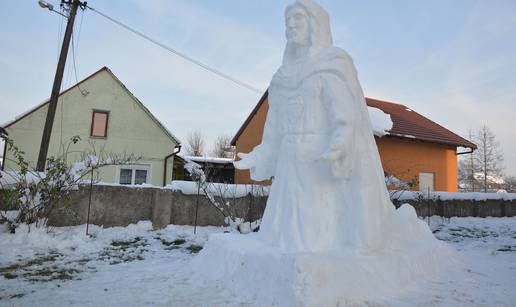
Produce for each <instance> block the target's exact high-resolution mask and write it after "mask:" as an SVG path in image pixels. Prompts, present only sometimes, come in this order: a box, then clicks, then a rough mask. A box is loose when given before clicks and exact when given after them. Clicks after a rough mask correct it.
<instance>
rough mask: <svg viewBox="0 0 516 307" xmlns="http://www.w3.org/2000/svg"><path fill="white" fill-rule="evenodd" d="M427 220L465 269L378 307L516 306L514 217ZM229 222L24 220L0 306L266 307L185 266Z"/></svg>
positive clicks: (3, 251)
mask: <svg viewBox="0 0 516 307" xmlns="http://www.w3.org/2000/svg"><path fill="white" fill-rule="evenodd" d="M429 224H430V227H431V229H432V230H433V232H434V234H435V236H436V237H437V238H439V239H441V240H444V241H446V242H448V243H449V244H451V245H452V246H453V247H455V248H456V249H457V250H458V252H459V254H460V255H461V256H462V257H463V261H464V263H465V267H466V269H465V270H458V271H457V272H450V273H449V274H447V275H445V276H443V277H442V279H440V280H438V281H425V282H422V284H421V285H420V287H419V288H418V289H419V290H417V292H412V293H410V294H408V295H407V296H405V297H399V298H392V299H389V300H388V301H387V302H385V301H382V302H381V304H380V305H381V306H385V305H386V306H514V303H515V302H516V291H514V289H516V218H485V219H483V218H452V219H451V220H445V219H441V218H440V217H432V218H431V219H430V220H429ZM223 230H224V229H223V228H216V227H198V228H197V234H196V235H194V234H193V227H190V226H174V225H170V226H169V227H167V228H166V229H163V230H152V226H151V223H150V222H140V223H138V224H135V225H130V226H128V227H114V228H106V229H103V228H101V227H97V226H90V233H91V234H92V235H91V236H89V237H88V236H86V235H85V231H86V229H85V225H82V226H77V227H61V228H53V229H50V232H47V229H44V228H31V229H30V232H29V228H28V227H27V226H25V225H22V226H20V228H18V229H17V232H16V234H14V235H13V234H8V233H1V234H0V306H56V305H61V306H69V305H78V306H143V305H158V306H227V305H229V306H241V305H244V306H261V302H259V301H255V300H253V299H252V298H249V297H248V296H245V295H242V296H234V295H232V294H231V293H229V291H228V290H226V289H224V288H222V287H221V286H220V285H218V284H213V286H212V287H208V288H205V287H202V288H201V287H199V285H198V283H197V282H196V279H195V276H193V274H195V273H194V271H192V269H191V268H189V269H185V268H187V267H188V266H189V265H190V264H191V263H192V260H193V259H194V257H195V255H196V253H197V252H198V251H199V250H200V249H201V248H202V246H203V245H204V243H205V242H206V241H207V238H208V235H209V234H211V233H216V232H222V231H223ZM0 231H1V230H0ZM399 286H400V287H403V285H399ZM251 290H252V289H251V288H250V291H251ZM251 292H252V291H251ZM362 305H371V306H377V302H365V301H364V302H358V306H362Z"/></svg>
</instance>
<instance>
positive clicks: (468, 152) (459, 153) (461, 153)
mask: <svg viewBox="0 0 516 307" xmlns="http://www.w3.org/2000/svg"><path fill="white" fill-rule="evenodd" d="M474 151H475V150H474V149H473V148H472V149H471V150H470V151H464V152H457V153H456V155H457V156H460V155H467V154H470V153H473V152H474Z"/></svg>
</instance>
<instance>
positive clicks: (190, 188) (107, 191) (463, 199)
mask: <svg viewBox="0 0 516 307" xmlns="http://www.w3.org/2000/svg"><path fill="white" fill-rule="evenodd" d="M229 189H230V191H231V192H230V194H226V193H227V192H222V194H225V195H221V192H220V191H225V190H223V189H220V187H218V188H215V192H214V193H215V194H216V195H215V197H217V198H218V201H230V202H231V204H232V205H233V206H235V208H236V210H235V212H236V213H237V217H239V218H243V219H244V220H253V221H254V220H256V219H259V218H260V217H261V216H262V214H263V211H264V209H265V204H266V201H267V196H266V195H267V192H268V191H267V190H266V189H265V190H264V189H261V188H259V187H253V188H252V189H251V187H250V186H248V187H241V186H239V187H234V186H233V187H229ZM217 191H218V192H217ZM251 191H252V192H253V194H254V195H252V194H251ZM0 193H2V191H1V190H0ZM196 193H197V191H196V189H195V183H193V182H192V183H185V182H180V183H174V184H173V185H171V186H168V187H165V188H160V187H152V186H140V187H135V186H129V187H128V186H119V185H94V186H93V190H92V202H91V213H90V222H91V223H92V224H96V225H103V226H105V227H111V226H127V225H129V224H131V223H136V222H138V221H141V220H152V221H153V224H154V225H155V227H157V228H161V227H165V226H166V225H168V224H177V225H193V224H194V222H195V212H196V202H197V199H199V210H198V215H197V225H201V226H207V225H213V226H222V225H225V223H224V216H223V215H222V214H221V213H220V212H219V211H218V210H217V209H215V208H214V207H213V206H212V205H210V203H209V201H208V200H207V198H206V197H205V196H204V195H200V196H199V198H197V195H196ZM72 194H73V195H72V200H71V202H70V204H69V205H68V207H67V208H65V209H61V210H60V211H58V212H55V213H54V214H53V216H52V217H51V219H50V221H49V222H50V224H51V225H54V226H71V225H79V224H84V223H86V219H87V210H88V199H89V186H84V187H81V188H80V189H79V190H78V191H74V192H73V193H72ZM451 194H455V195H451ZM477 194H482V195H472V194H468V193H447V194H446V195H444V194H442V193H430V195H427V194H426V193H425V194H416V193H410V192H406V193H403V194H402V196H401V197H399V199H398V200H395V201H394V203H395V205H396V206H399V205H401V204H402V203H410V204H412V205H413V206H414V207H415V208H416V211H417V213H418V215H419V216H423V217H426V216H432V215H439V216H444V217H451V216H461V217H465V216H473V217H474V216H477V217H486V216H493V217H502V216H516V194H496V193H492V194H490V195H489V194H483V193H477ZM473 196H474V197H473ZM314 205H315V206H316V205H317V204H314ZM2 206H3V204H1V203H0V209H2Z"/></svg>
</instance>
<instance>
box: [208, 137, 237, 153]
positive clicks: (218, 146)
mask: <svg viewBox="0 0 516 307" xmlns="http://www.w3.org/2000/svg"><path fill="white" fill-rule="evenodd" d="M212 154H213V156H215V157H218V158H229V159H234V158H235V148H234V146H231V137H230V136H229V135H220V136H218V137H217V139H216V140H215V142H214V143H213V151H212Z"/></svg>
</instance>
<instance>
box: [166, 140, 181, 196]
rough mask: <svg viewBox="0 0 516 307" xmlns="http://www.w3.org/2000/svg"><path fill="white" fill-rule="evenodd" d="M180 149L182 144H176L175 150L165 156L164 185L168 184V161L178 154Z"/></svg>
mask: <svg viewBox="0 0 516 307" xmlns="http://www.w3.org/2000/svg"><path fill="white" fill-rule="evenodd" d="M180 151H181V145H176V146H175V147H174V152H173V153H171V154H170V155H168V156H166V157H165V162H164V165H163V186H166V185H167V165H168V163H167V162H168V159H170V158H171V157H173V156H175V155H177V154H178V153H179V152H180Z"/></svg>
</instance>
